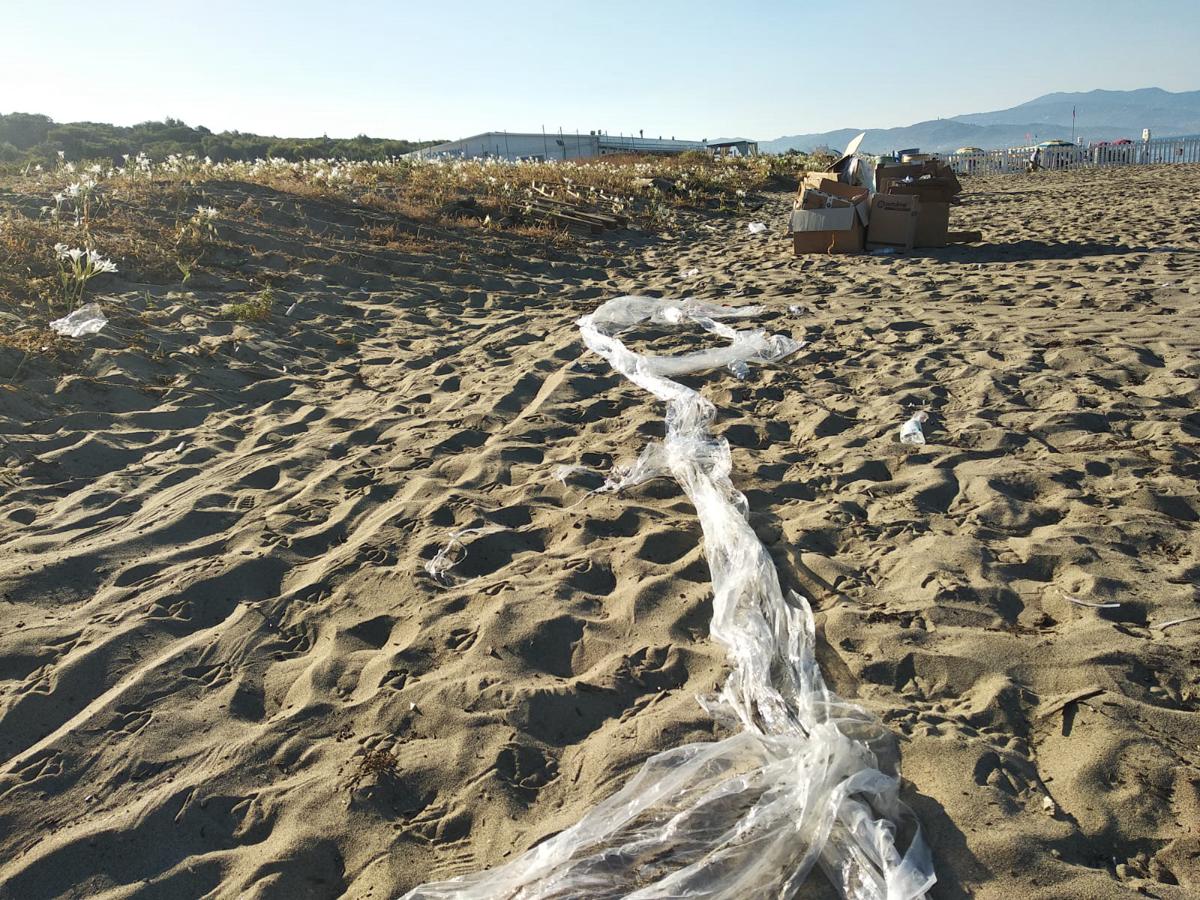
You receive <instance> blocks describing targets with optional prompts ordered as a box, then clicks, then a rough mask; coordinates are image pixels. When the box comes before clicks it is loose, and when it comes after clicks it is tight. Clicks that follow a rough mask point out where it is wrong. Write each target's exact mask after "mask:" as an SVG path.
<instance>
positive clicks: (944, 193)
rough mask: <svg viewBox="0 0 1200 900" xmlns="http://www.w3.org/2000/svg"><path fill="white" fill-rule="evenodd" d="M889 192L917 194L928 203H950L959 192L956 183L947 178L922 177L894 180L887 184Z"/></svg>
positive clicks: (922, 201) (923, 202) (923, 201)
mask: <svg viewBox="0 0 1200 900" xmlns="http://www.w3.org/2000/svg"><path fill="white" fill-rule="evenodd" d="M886 193H888V194H916V195H917V196H918V197H920V198H921V203H922V205H924V204H926V203H949V202H950V201H951V200H953V199H954V195H955V194H956V193H957V191H956V190H955V186H954V184H952V183H951V182H950V180H949V179H947V178H920V179H918V180H916V181H908V182H905V181H892V182H890V183H889V184H888V186H887V191H886Z"/></svg>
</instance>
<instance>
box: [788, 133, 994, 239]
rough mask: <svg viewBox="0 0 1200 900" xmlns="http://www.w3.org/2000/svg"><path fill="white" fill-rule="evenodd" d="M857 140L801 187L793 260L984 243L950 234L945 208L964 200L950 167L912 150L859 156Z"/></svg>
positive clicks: (794, 215) (793, 218)
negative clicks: (810, 255) (807, 256)
mask: <svg viewBox="0 0 1200 900" xmlns="http://www.w3.org/2000/svg"><path fill="white" fill-rule="evenodd" d="M862 137H863V136H862V135H860V136H859V137H858V138H856V139H855V140H853V141H851V142H850V145H849V146H848V147H847V148H846V152H845V153H844V154H843V155H842V157H841V158H840V159H838V160H837V161H836V162H834V163H833V165H831V166H830V167H829V168H828V169H826V170H825V171H824V172H810V173H808V174H807V175H806V176H805V177H804V179H803V181H801V183H800V190H799V192H798V193H797V195H796V202H795V204H794V208H793V209H792V214H791V221H790V231H791V233H792V246H793V249H794V251H795V253H796V255H797V256H799V255H801V254H805V253H861V252H862V251H863V250H885V251H886V250H890V251H901V250H912V249H913V248H923V247H945V246H946V245H947V244H950V243H971V242H974V241H978V240H981V239H982V235H980V234H979V232H952V231H950V207H952V206H956V205H958V204H959V203H961V202H962V201H961V198H960V196H959V195H960V194H961V193H962V185H961V184H960V183H959V181H958V178H957V177H956V176H955V174H954V171H953V170H952V169H951V168H950V166H948V165H947V164H946V163H944V162H942V161H941V160H939V159H935V158H932V157H930V156H927V155H923V154H920V153H916V152H915V151H912V152H906V153H904V154H903V155H902V156H899V158H897V157H895V156H886V157H881V156H874V157H872V156H865V155H860V154H858V153H857V150H858V145H859V143H860V142H861V140H862Z"/></svg>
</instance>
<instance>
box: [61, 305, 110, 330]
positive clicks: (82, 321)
mask: <svg viewBox="0 0 1200 900" xmlns="http://www.w3.org/2000/svg"><path fill="white" fill-rule="evenodd" d="M107 324H108V319H106V318H105V317H104V313H103V312H102V311H101V309H100V304H98V303H89V304H87V306H81V307H79V309H77V310H75V312H73V313H71V314H70V315H69V316H63V317H62V318H61V319H55V320H54V321H53V322H51V323H50V327H51V328H52V329H54V330H55V331H57V332H58V333H59V334H61V335H64V336H65V337H73V338H77V337H83V336H84V335H86V334H95V333H96V332H98V331H99V330H100V329H101V328H103V327H104V326H105V325H107Z"/></svg>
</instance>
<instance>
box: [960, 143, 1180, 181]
mask: <svg viewBox="0 0 1200 900" xmlns="http://www.w3.org/2000/svg"><path fill="white" fill-rule="evenodd" d="M1038 149H1040V150H1041V153H1040V156H1039V159H1038V164H1039V165H1040V166H1041V167H1042V168H1043V169H1076V168H1081V167H1090V166H1142V165H1151V164H1156V163H1157V164H1162V163H1200V137H1186V138H1155V139H1154V140H1150V141H1137V142H1135V143H1132V144H1097V145H1094V146H1091V147H1075V146H1068V147H1041V148H1037V147H1011V148H1009V149H1007V150H981V151H979V152H978V153H939V154H938V157H939V158H940V159H943V160H945V161H946V162H947V163H949V164H950V166H951V168H953V169H954V171H955V172H957V173H959V174H960V175H995V174H1003V173H1006V172H1024V171H1026V169H1027V168H1028V167H1029V161H1030V157H1031V156H1032V155H1033V153H1034V151H1035V150H1038Z"/></svg>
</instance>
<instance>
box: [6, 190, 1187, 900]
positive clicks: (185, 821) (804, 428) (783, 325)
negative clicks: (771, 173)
mask: <svg viewBox="0 0 1200 900" xmlns="http://www.w3.org/2000/svg"><path fill="white" fill-rule="evenodd" d="M966 188H967V192H968V194H967V196H968V201H969V202H968V203H967V205H965V206H964V207H962V208H961V209H959V210H957V211H956V212H955V223H956V224H955V227H959V226H961V227H963V228H969V227H978V228H981V229H982V230H983V231H984V233H985V235H986V238H987V243H985V244H983V245H978V246H971V247H954V248H948V249H945V250H937V251H930V252H928V253H926V254H924V255H914V256H908V257H905V256H900V257H871V256H863V257H854V258H844V257H834V258H825V257H810V258H802V259H794V258H792V257H791V256H790V255H789V245H788V242H787V239H786V237H785V236H784V235H783V234H782V231H781V228H782V222H783V220H784V217H785V210H786V209H787V207H788V206H789V205H790V202H791V198H790V196H788V195H785V194H776V195H770V197H769V202H768V205H767V206H766V207H765V208H764V209H763V210H762V211H761V212H760V213H759V214H758V217H759V218H762V219H763V221H767V222H770V223H772V224H773V226H774V229H775V230H774V232H773V233H770V234H767V235H750V234H748V233H747V231H746V222H745V220H744V219H735V218H723V217H718V216H711V217H707V218H699V217H697V218H695V219H692V220H689V222H690V225H689V226H688V227H687V228H686V229H685V230H683V231H682V232H681V233H679V234H676V235H674V236H671V237H666V238H653V239H652V238H648V237H639V236H631V237H626V238H624V239H612V238H610V239H606V240H596V241H594V242H589V243H586V244H583V245H582V246H580V247H579V248H578V249H576V250H549V249H545V250H540V249H535V248H532V246H531V245H530V244H529V243H528V242H527V241H523V240H521V239H518V238H516V237H509V236H503V235H488V236H481V237H479V238H478V239H474V240H473V241H471V242H469V243H467V244H465V245H463V246H461V247H456V248H454V251H453V252H445V251H430V252H420V251H415V250H414V251H394V252H387V253H383V252H374V251H372V252H366V251H364V250H362V248H361V247H357V246H356V244H355V237H354V236H355V230H356V228H357V227H359V225H358V224H356V223H355V222H354V221H353V217H350V218H348V219H344V220H343V219H339V218H338V217H339V216H340V215H341V213H339V211H338V210H335V209H328V208H323V207H322V206H321V204H320V203H319V202H317V201H313V200H308V201H305V202H304V203H303V204H299V205H296V204H293V206H295V207H296V208H295V209H292V206H288V205H286V204H282V203H275V204H274V205H273V200H277V199H278V198H273V197H272V196H271V195H270V194H269V192H267V189H265V188H249V187H246V186H238V185H229V186H227V187H226V188H225V190H227V191H229V192H230V196H234V195H236V193H237V192H238V191H260V192H262V195H261V196H260V197H259V198H258V199H259V200H261V201H262V202H263V204H264V206H265V208H266V209H267V210H268V214H267V215H265V216H264V217H262V218H261V219H259V220H257V223H256V224H251V223H246V224H245V225H244V227H245V228H246V229H247V232H246V235H245V240H246V241H247V243H250V242H253V243H254V245H255V246H256V247H258V248H259V250H260V251H261V253H260V255H257V256H255V257H254V258H253V259H252V260H249V261H248V262H247V263H246V267H245V268H244V269H243V272H242V274H241V275H240V276H238V275H230V276H229V277H228V279H227V280H222V279H220V278H217V277H216V276H207V280H199V281H198V282H197V284H196V286H195V287H194V290H193V291H192V294H193V296H192V297H190V298H189V297H186V296H183V295H182V294H170V293H169V292H167V291H166V290H165V289H157V288H149V291H150V294H149V304H148V305H147V300H146V298H144V297H143V293H144V291H145V290H147V288H146V287H145V286H141V285H134V284H124V285H121V291H120V296H121V297H123V298H125V299H126V300H127V302H128V303H129V304H130V308H134V307H135V306H136V308H138V309H139V310H142V311H143V314H142V317H141V320H137V321H135V319H134V318H133V316H132V315H126V316H124V317H122V315H120V314H116V315H114V316H113V320H112V327H111V328H109V329H106V330H105V331H104V332H102V333H101V334H100V335H97V336H95V337H94V338H91V339H88V340H87V342H86V344H85V347H86V349H82V350H80V351H79V353H78V358H77V359H76V360H75V361H74V363H73V364H74V365H75V367H76V368H75V371H74V372H73V373H68V372H64V371H62V370H61V369H59V368H57V367H56V366H55V365H54V364H52V363H50V362H49V361H45V362H40V363H34V364H31V365H28V366H27V367H26V368H25V370H24V372H23V373H22V375H21V378H20V380H19V383H18V384H17V385H16V386H15V387H13V389H11V390H5V391H3V392H0V431H2V432H3V437H4V439H5V441H6V443H5V444H3V445H0V455H2V457H3V459H4V460H5V463H6V465H7V468H6V469H4V470H3V472H0V545H2V546H3V553H2V554H0V897H2V898H13V900H29V898H48V897H105V898H118V897H139V898H149V897H164V898H165V897H198V896H209V895H211V896H214V897H262V898H266V897H279V898H284V897H288V898H291V897H339V896H352V897H378V898H383V897H391V896H395V895H397V894H399V893H402V892H403V891H405V890H407V889H409V888H411V887H413V886H415V885H416V884H419V883H421V882H422V881H426V880H429V879H432V878H444V877H449V876H452V875H454V874H459V873H465V872H469V871H475V870H477V869H480V868H483V867H487V866H490V865H495V864H497V863H500V862H502V861H504V860H506V859H508V858H511V856H512V855H514V854H516V853H519V852H520V851H522V850H524V849H526V848H528V847H530V846H531V845H533V844H535V843H536V842H538V841H539V840H542V839H544V838H545V837H547V836H549V835H551V834H553V833H556V832H557V831H559V830H561V829H563V828H565V827H567V826H569V825H570V824H572V823H573V822H574V821H576V820H577V819H578V818H579V817H580V816H581V815H582V814H583V812H584V811H586V810H587V809H588V808H589V807H591V806H592V805H594V804H595V803H596V802H597V801H599V800H601V799H603V798H604V797H606V796H608V795H609V794H611V793H612V792H613V791H614V790H615V789H616V788H617V787H619V786H620V784H621V783H622V782H623V781H624V779H625V778H626V777H627V776H628V775H630V774H631V773H632V772H633V771H635V770H636V768H637V767H638V766H639V765H640V763H641V762H642V761H643V760H644V759H645V758H646V757H648V756H649V755H651V754H653V753H654V752H656V751H659V750H663V749H666V748H668V747H672V746H676V745H678V744H680V743H683V742H686V741H696V740H706V739H711V738H712V737H714V735H715V734H716V732H715V731H714V726H713V725H712V723H711V721H710V719H709V717H708V716H707V715H706V714H705V713H704V712H703V710H701V709H700V707H699V706H698V705H697V704H696V701H695V695H696V694H697V693H700V692H704V691H708V690H711V689H712V688H713V686H714V684H715V682H717V681H718V680H719V679H720V678H721V677H722V675H723V672H724V670H725V668H724V667H725V661H724V658H723V655H722V653H721V652H720V651H719V649H718V648H716V647H714V646H712V645H711V644H710V643H709V642H708V640H707V624H708V619H709V613H710V611H711V605H710V602H709V578H708V570H707V565H706V563H705V561H704V557H703V554H702V551H701V547H700V532H699V527H698V525H697V522H696V519H695V515H694V512H693V510H692V508H691V506H690V504H689V503H688V502H687V500H686V499H685V498H684V497H683V495H682V493H681V492H680V491H679V490H678V488H677V487H676V486H675V485H674V484H672V483H669V482H665V481H663V482H652V483H649V484H646V485H644V486H642V487H640V488H638V489H636V490H634V491H632V492H629V493H628V494H625V495H620V496H614V495H611V494H606V495H591V494H589V493H588V490H589V489H590V488H592V487H595V486H596V485H597V484H598V483H599V476H597V475H595V474H594V473H595V472H600V473H603V472H606V471H607V470H608V469H609V468H610V467H611V466H612V465H613V464H614V463H616V462H619V461H620V460H622V459H628V458H631V457H633V456H634V455H636V454H637V452H638V451H639V450H640V449H641V447H642V446H643V444H644V443H645V441H646V440H647V439H648V438H650V437H653V436H655V434H656V433H657V430H658V429H660V428H661V419H660V414H659V411H657V410H655V409H654V408H652V407H651V406H650V405H649V404H648V403H647V402H646V400H645V398H644V396H643V395H642V394H641V393H640V392H639V391H637V390H636V389H635V388H632V387H631V386H630V385H629V384H628V383H627V382H625V381H624V380H623V379H621V378H620V377H619V376H617V375H615V374H613V373H612V372H611V371H609V370H608V368H607V367H606V366H605V365H604V364H603V363H602V362H599V361H597V359H596V358H594V357H590V358H589V357H586V356H583V355H582V348H581V346H580V342H579V339H578V331H577V329H576V327H575V324H574V322H575V320H576V319H577V318H578V316H579V315H581V314H583V313H584V312H587V311H590V310H592V309H594V308H595V307H596V306H597V305H598V304H599V303H600V302H601V301H602V300H604V299H607V298H609V297H613V296H618V295H620V294H625V293H651V294H658V295H665V296H695V297H698V298H701V299H708V300H719V301H721V302H727V303H729V302H732V303H739V302H746V303H749V302H753V303H761V304H764V305H765V306H766V307H767V308H768V314H767V316H766V317H765V321H766V322H767V325H768V327H769V328H770V329H771V330H772V331H782V332H785V333H790V334H792V335H793V336H794V337H796V338H806V339H807V340H808V341H809V342H810V345H809V346H808V347H806V348H805V349H804V350H803V351H801V353H799V354H798V355H797V356H795V357H792V358H790V359H789V360H787V361H785V362H784V363H782V364H780V365H778V366H775V367H766V368H763V369H762V370H756V371H755V372H754V373H752V375H751V377H750V378H749V379H748V380H746V381H744V382H739V381H737V380H736V379H734V378H733V377H732V376H731V375H729V374H727V373H713V374H711V375H708V376H704V377H692V378H689V379H688V383H689V384H692V385H697V386H701V385H702V386H703V389H704V390H705V392H706V393H707V395H708V396H709V397H710V398H711V399H713V401H714V402H715V403H716V404H717V406H718V409H719V416H718V421H717V429H718V430H719V431H720V432H721V433H722V434H724V436H725V437H726V438H727V439H728V440H729V442H730V444H731V445H733V447H734V465H735V472H734V482H735V484H737V485H738V486H739V488H741V489H742V490H743V491H744V492H745V494H746V496H747V498H748V499H749V503H750V508H751V522H752V524H753V525H754V527H755V530H756V531H757V533H758V534H759V535H760V537H762V538H763V539H764V541H765V542H766V543H767V545H768V546H769V547H770V548H771V550H772V553H773V555H774V556H775V557H776V559H777V561H778V563H779V568H780V574H781V578H782V579H783V581H784V583H785V586H786V587H791V588H794V589H795V590H797V591H799V592H801V593H803V594H805V595H806V596H808V597H809V598H811V600H812V602H813V605H814V608H815V609H816V610H817V614H818V623H819V625H820V637H821V641H822V644H821V650H820V659H821V663H822V666H823V668H824V670H825V673H826V677H827V679H828V680H829V682H830V685H831V687H833V688H834V689H835V690H836V691H837V692H838V693H840V694H841V695H842V696H844V697H847V698H854V699H856V700H857V701H858V702H859V703H861V704H862V705H864V706H866V707H867V708H869V709H871V710H872V711H874V712H876V713H877V714H878V715H880V716H881V717H882V718H883V719H884V720H885V721H886V722H887V723H888V724H889V726H890V727H891V728H893V729H894V730H895V731H896V732H897V733H898V734H899V735H900V736H901V738H902V741H901V749H902V754H903V756H902V769H903V772H904V774H905V776H906V778H907V780H908V781H909V782H910V783H911V784H910V785H909V786H908V790H907V791H906V799H907V800H908V802H909V803H910V804H911V805H912V806H913V807H914V809H915V810H916V812H917V813H918V815H919V816H920V817H921V819H922V822H923V824H924V827H925V829H926V831H927V833H928V837H929V840H930V842H931V844H932V846H933V849H934V854H935V862H936V865H937V871H938V875H939V879H940V881H939V884H938V886H937V888H936V889H935V892H934V895H935V896H937V897H961V896H966V895H973V896H978V897H988V898H1001V897H1012V896H1016V895H1020V896H1023V897H1028V898H1061V897H1075V896H1078V897H1109V896H1111V897H1119V896H1124V895H1126V894H1127V893H1128V891H1129V889H1131V888H1138V889H1141V890H1142V891H1143V892H1145V893H1148V894H1149V895H1151V896H1158V897H1165V898H1183V897H1188V896H1195V895H1196V893H1197V892H1200V833H1198V830H1200V825H1198V823H1200V676H1198V674H1197V673H1198V671H1200V670H1198V668H1197V663H1198V661H1200V658H1198V654H1200V623H1197V622H1194V621H1193V622H1187V623H1183V624H1179V625H1175V626H1173V627H1168V628H1165V629H1164V628H1161V627H1158V626H1160V625H1162V623H1164V622H1170V621H1171V620H1175V619H1179V618H1182V617H1186V616H1190V615H1194V614H1195V613H1196V612H1198V611H1200V610H1198V609H1197V584H1198V583H1200V537H1198V533H1197V522H1198V521H1200V488H1198V487H1197V484H1198V479H1200V414H1198V413H1197V406H1198V403H1200V357H1198V356H1197V354H1198V352H1200V242H1198V240H1197V238H1198V237H1200V225H1197V224H1196V223H1197V222H1200V200H1198V199H1197V196H1198V194H1197V192H1198V190H1200V171H1198V170H1196V169H1192V168H1185V167H1174V168H1164V169H1140V170H1130V171H1126V172H1117V173H1114V172H1112V171H1100V172H1093V173H1039V174H1037V175H1033V176H1008V177H1004V178H977V179H973V180H971V181H969V182H968V183H967V185H966ZM314 221H319V222H321V223H323V225H322V232H323V233H322V236H321V237H320V238H319V239H318V238H317V237H315V236H314V232H313V231H312V230H311V228H310V229H309V230H301V229H300V228H299V227H298V226H300V225H301V224H303V223H305V222H308V223H309V225H310V226H311V223H312V222H314ZM298 260H302V261H304V262H303V264H297V261H298ZM692 268H696V269H698V270H699V274H698V275H695V276H691V277H688V276H687V275H686V274H685V273H686V272H687V271H688V270H689V269H692ZM255 272H257V273H258V274H261V273H262V272H275V273H278V278H277V280H276V285H277V289H278V290H279V291H280V293H281V294H282V295H283V297H284V299H285V301H286V302H287V303H288V304H291V303H295V304H297V305H296V306H295V309H294V311H293V313H292V314H291V315H289V316H275V317H274V318H273V319H272V320H271V321H270V322H268V323H265V324H262V325H239V324H233V323H228V322H224V323H223V322H217V321H213V319H212V318H211V317H210V316H203V315H200V314H198V313H197V312H196V309H197V307H198V305H200V306H202V305H204V304H206V303H207V304H209V305H211V303H212V302H215V301H216V300H219V299H220V297H221V296H222V294H223V293H224V292H226V291H230V290H233V289H235V288H237V287H239V285H240V282H239V278H249V277H250V276H251V274H253V273H255ZM641 336H642V338H643V340H642V341H641V343H640V346H654V347H657V348H660V349H661V350H662V351H664V352H666V351H668V350H670V349H672V348H676V349H677V348H680V347H683V346H692V345H700V344H702V343H703V341H702V340H701V339H700V338H699V337H688V336H686V335H678V334H667V333H656V332H654V331H653V330H646V331H645V332H644V333H643V334H642V335H641ZM9 362H11V360H9V358H8V357H4V356H0V372H5V373H7V372H8V371H9V370H10V369H9ZM916 409H926V410H928V412H929V414H930V419H929V421H928V423H927V426H926V433H927V436H928V439H929V443H928V444H927V445H926V446H924V447H920V448H910V447H905V446H903V445H901V444H900V443H898V441H897V439H896V431H897V428H898V426H899V425H900V423H901V422H902V421H903V420H904V419H905V418H907V416H908V415H909V414H911V412H912V411H915V410H916ZM564 465H566V466H583V467H585V468H586V469H587V470H591V471H585V470H575V471H571V472H569V473H564V478H563V479H562V480H560V479H559V478H558V477H556V475H557V469H558V467H559V466H564ZM468 528H477V529H481V530H480V531H478V532H475V533H471V534H465V535H463V537H462V545H463V548H464V550H465V555H462V553H461V552H460V553H458V554H456V556H455V558H457V559H458V562H457V563H456V564H455V565H454V566H453V567H452V568H450V569H449V571H448V572H447V573H446V576H445V577H444V578H443V579H440V580H439V579H436V578H433V577H430V576H429V575H428V574H427V573H426V571H425V568H424V566H425V563H426V562H427V561H428V560H429V559H431V558H432V557H433V556H434V555H435V554H436V553H437V551H438V550H439V549H440V548H441V547H443V546H444V545H445V543H446V541H447V540H448V539H449V537H450V536H451V534H453V533H455V532H456V531H458V530H460V529H468ZM459 557H461V558H459ZM1069 598H1074V599H1076V600H1082V601H1084V602H1086V603H1092V604H1104V603H1118V604H1120V605H1119V606H1116V607H1109V608H1093V607H1089V606H1083V605H1079V604H1077V603H1074V602H1072V600H1071V599H1069ZM826 895H832V892H831V891H826V890H824V889H822V888H821V887H820V886H819V885H814V886H813V892H812V896H814V897H816V896H826Z"/></svg>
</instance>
